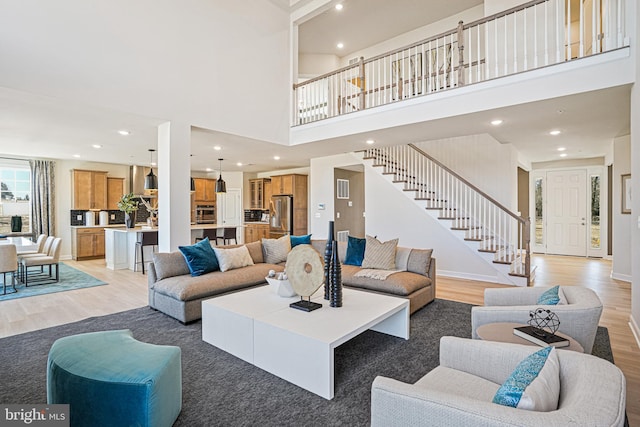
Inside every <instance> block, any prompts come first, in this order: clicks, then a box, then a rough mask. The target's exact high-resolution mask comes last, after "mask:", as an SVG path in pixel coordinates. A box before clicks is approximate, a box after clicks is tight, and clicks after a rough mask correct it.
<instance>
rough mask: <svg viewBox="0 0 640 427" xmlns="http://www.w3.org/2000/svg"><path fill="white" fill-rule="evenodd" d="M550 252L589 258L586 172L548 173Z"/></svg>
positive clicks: (548, 250) (548, 245) (548, 243)
mask: <svg viewBox="0 0 640 427" xmlns="http://www.w3.org/2000/svg"><path fill="white" fill-rule="evenodd" d="M547 186H548V188H547V209H546V211H547V233H546V234H547V253H548V254H556V255H574V256H586V255H587V245H586V236H587V227H586V224H587V221H586V220H587V200H586V198H587V172H586V170H584V169H581V170H565V171H553V172H547Z"/></svg>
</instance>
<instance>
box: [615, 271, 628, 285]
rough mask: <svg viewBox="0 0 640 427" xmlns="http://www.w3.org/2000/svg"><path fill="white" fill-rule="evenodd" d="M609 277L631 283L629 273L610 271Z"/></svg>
mask: <svg viewBox="0 0 640 427" xmlns="http://www.w3.org/2000/svg"><path fill="white" fill-rule="evenodd" d="M610 277H611V278H612V279H615V280H621V281H623V282H628V283H631V276H630V275H629V274H618V273H614V272H613V271H612V272H611V276H610Z"/></svg>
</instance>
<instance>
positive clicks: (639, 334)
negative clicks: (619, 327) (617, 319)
mask: <svg viewBox="0 0 640 427" xmlns="http://www.w3.org/2000/svg"><path fill="white" fill-rule="evenodd" d="M629 327H630V328H631V332H632V333H633V336H634V337H635V339H636V344H638V347H640V328H639V327H638V323H636V319H634V318H633V316H629Z"/></svg>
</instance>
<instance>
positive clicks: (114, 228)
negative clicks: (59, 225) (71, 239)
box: [77, 224, 244, 233]
mask: <svg viewBox="0 0 640 427" xmlns="http://www.w3.org/2000/svg"><path fill="white" fill-rule="evenodd" d="M231 227H233V226H231V225H218V224H191V230H216V229H218V228H231ZM235 227H244V225H236V226H235ZM77 228H81V227H77ZM83 228H89V227H83ZM94 228H95V227H94ZM104 228H105V229H106V230H105V231H114V232H116V231H117V232H118V233H137V232H145V231H158V227H147V226H140V225H136V226H135V227H133V228H126V227H125V226H124V225H115V226H109V227H104Z"/></svg>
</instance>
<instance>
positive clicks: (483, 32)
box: [292, 0, 628, 126]
mask: <svg viewBox="0 0 640 427" xmlns="http://www.w3.org/2000/svg"><path fill="white" fill-rule="evenodd" d="M571 3H572V2H571V1H566V0H534V1H530V2H528V3H524V4H522V5H519V6H516V7H514V8H512V9H508V10H505V11H502V12H499V13H496V14H494V15H491V16H487V17H485V18H483V19H480V20H477V21H474V22H471V23H467V24H465V23H463V22H460V23H459V25H458V27H457V28H452V29H451V30H449V31H446V32H444V33H442V34H438V35H435V36H433V37H429V38H428V39H425V40H421V41H419V42H417V43H414V44H412V45H409V46H406V47H402V48H400V49H396V50H394V51H391V52H387V53H384V54H382V55H378V56H376V57H373V58H368V59H365V58H360V59H359V60H358V61H357V62H355V63H353V64H350V65H348V66H346V67H343V68H340V69H338V70H336V71H333V72H331V73H327V74H324V75H321V76H318V77H315V78H312V79H309V80H307V81H305V82H301V83H297V84H294V85H293V90H294V99H295V101H294V102H295V107H294V108H293V118H292V120H293V121H292V125H293V126H298V125H303V124H306V123H311V122H315V121H318V120H322V119H326V118H331V117H335V116H338V115H341V114H347V113H351V112H355V111H360V110H364V109H367V108H373V107H377V106H381V105H386V104H390V103H392V102H398V101H402V100H405V99H411V98H414V97H417V96H424V95H428V94H431V93H435V92H439V91H442V90H448V89H453V88H456V87H460V86H464V85H468V84H474V83H479V82H483V81H486V80H488V79H494V78H499V77H504V76H508V75H512V74H515V73H520V72H523V71H529V70H533V69H536V68H541V67H545V66H549V65H553V64H559V63H563V62H565V61H570V60H573V59H577V58H583V57H586V56H590V55H595V54H598V53H602V52H606V51H610V50H614V49H618V48H621V47H624V46H628V40H627V37H625V34H626V33H625V26H624V21H625V16H624V12H625V10H624V2H623V1H622V0H598V1H596V0H594V1H592V2H591V3H590V4H591V6H589V7H585V2H582V1H580V2H579V5H580V6H579V7H577V10H576V8H575V7H574V8H572V7H571Z"/></svg>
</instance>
